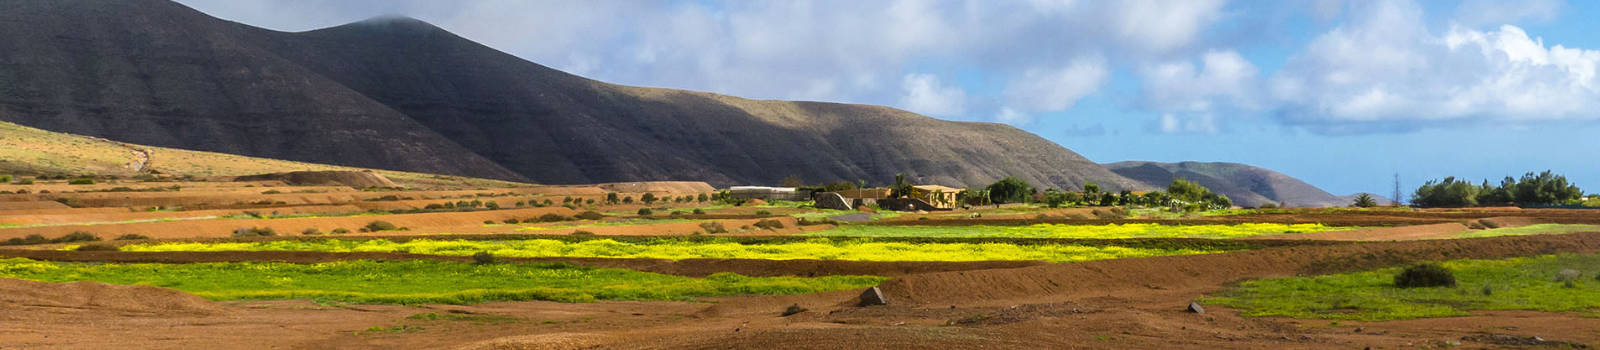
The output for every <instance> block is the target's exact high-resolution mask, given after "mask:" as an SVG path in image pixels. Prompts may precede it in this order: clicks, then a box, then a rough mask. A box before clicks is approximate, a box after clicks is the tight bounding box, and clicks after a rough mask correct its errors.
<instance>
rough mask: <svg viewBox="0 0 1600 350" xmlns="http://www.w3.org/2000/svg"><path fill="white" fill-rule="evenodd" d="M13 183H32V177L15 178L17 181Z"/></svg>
mask: <svg viewBox="0 0 1600 350" xmlns="http://www.w3.org/2000/svg"><path fill="white" fill-rule="evenodd" d="M13 183H15V184H18V185H32V184H33V179H25V178H17V181H16V182H13Z"/></svg>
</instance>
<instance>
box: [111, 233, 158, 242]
mask: <svg viewBox="0 0 1600 350" xmlns="http://www.w3.org/2000/svg"><path fill="white" fill-rule="evenodd" d="M140 239H150V236H146V235H140V234H132V233H129V234H125V235H121V236H117V240H118V241H132V240H140Z"/></svg>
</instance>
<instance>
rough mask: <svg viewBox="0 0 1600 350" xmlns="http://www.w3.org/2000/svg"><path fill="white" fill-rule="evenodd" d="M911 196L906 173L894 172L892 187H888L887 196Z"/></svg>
mask: <svg viewBox="0 0 1600 350" xmlns="http://www.w3.org/2000/svg"><path fill="white" fill-rule="evenodd" d="M910 196H911V183H910V182H906V174H894V187H890V188H889V198H904V197H910Z"/></svg>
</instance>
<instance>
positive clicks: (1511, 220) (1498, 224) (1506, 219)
mask: <svg viewBox="0 0 1600 350" xmlns="http://www.w3.org/2000/svg"><path fill="white" fill-rule="evenodd" d="M1543 223H1545V222H1544V220H1540V219H1538V218H1531V217H1526V216H1496V217H1492V218H1482V219H1478V220H1474V221H1473V222H1472V224H1477V226H1483V228H1508V227H1522V226H1528V225H1536V224H1543ZM1472 224H1468V225H1472Z"/></svg>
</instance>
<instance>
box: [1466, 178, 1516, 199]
mask: <svg viewBox="0 0 1600 350" xmlns="http://www.w3.org/2000/svg"><path fill="white" fill-rule="evenodd" d="M1516 185H1517V182H1516V180H1512V179H1511V177H1510V176H1507V177H1506V178H1505V180H1501V181H1500V186H1493V185H1490V184H1489V180H1483V185H1481V186H1478V195H1477V196H1476V198H1475V200H1477V202H1478V205H1511V204H1512V203H1513V202H1516V199H1515V198H1512V197H1511V190H1512V189H1513V188H1516Z"/></svg>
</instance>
